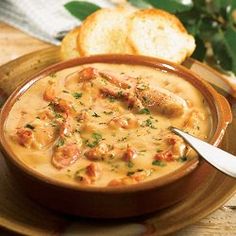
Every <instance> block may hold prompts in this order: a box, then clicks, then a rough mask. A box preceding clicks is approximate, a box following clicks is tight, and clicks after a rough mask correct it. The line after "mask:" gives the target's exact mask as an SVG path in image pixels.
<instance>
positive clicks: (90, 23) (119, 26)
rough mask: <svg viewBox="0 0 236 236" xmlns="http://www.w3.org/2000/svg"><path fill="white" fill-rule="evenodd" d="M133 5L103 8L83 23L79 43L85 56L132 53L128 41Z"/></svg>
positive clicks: (80, 49)
mask: <svg viewBox="0 0 236 236" xmlns="http://www.w3.org/2000/svg"><path fill="white" fill-rule="evenodd" d="M133 12H134V8H131V7H126V8H124V7H117V8H115V9H101V10H98V11H96V12H95V13H93V14H92V15H90V16H89V17H88V18H87V19H86V20H85V21H84V23H83V24H82V26H81V30H80V34H79V37H78V42H77V45H78V47H79V51H80V53H81V54H82V55H83V56H87V55H93V54H106V53H107V54H109V53H123V54H124V53H132V49H131V47H130V46H129V44H128V43H127V33H128V19H129V16H130V15H131V14H132V13H133Z"/></svg>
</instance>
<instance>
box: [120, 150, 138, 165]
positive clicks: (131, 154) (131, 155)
mask: <svg viewBox="0 0 236 236" xmlns="http://www.w3.org/2000/svg"><path fill="white" fill-rule="evenodd" d="M136 157H137V152H136V151H135V149H133V148H130V147H127V149H126V150H125V152H124V155H123V160H124V161H126V162H129V161H132V160H133V159H135V158H136Z"/></svg>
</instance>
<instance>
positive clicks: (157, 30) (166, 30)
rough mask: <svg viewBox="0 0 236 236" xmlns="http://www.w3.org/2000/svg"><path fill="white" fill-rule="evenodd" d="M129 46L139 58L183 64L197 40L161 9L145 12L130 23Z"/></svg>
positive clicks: (173, 17) (138, 12)
mask: <svg viewBox="0 0 236 236" xmlns="http://www.w3.org/2000/svg"><path fill="white" fill-rule="evenodd" d="M128 39H129V43H130V45H131V46H132V47H133V50H134V51H135V54H141V55H148V56H153V57H159V58H162V59H165V60H169V61H172V62H175V63H181V62H183V61H184V60H185V58H186V57H188V56H190V55H191V54H192V53H193V51H194V49H195V41H194V38H193V37H192V36H191V35H189V34H188V33H187V31H186V30H185V28H184V26H183V25H182V23H181V22H180V21H179V19H178V18H176V17H175V16H174V15H172V14H169V13H168V12H165V11H162V10H159V9H145V10H140V11H137V12H135V13H134V14H133V16H132V17H131V18H130V21H129V37H128Z"/></svg>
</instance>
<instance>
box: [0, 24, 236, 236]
mask: <svg viewBox="0 0 236 236" xmlns="http://www.w3.org/2000/svg"><path fill="white" fill-rule="evenodd" d="M46 47H48V44H46V43H43V42H42V41H39V40H37V39H35V38H32V37H30V36H29V35H26V34H24V33H22V32H20V31H19V30H16V29H14V28H13V27H10V26H8V25H6V24H4V23H1V22H0V65H1V64H3V63H5V62H7V61H10V60H12V59H15V58H17V57H19V56H21V55H23V54H26V53H29V52H32V51H35V50H38V49H41V48H46ZM50 50H52V51H51V55H54V56H52V58H54V59H56V60H57V58H58V60H60V58H59V55H58V50H55V51H54V49H49V51H50ZM53 51H54V53H53ZM47 53H48V52H47V51H43V52H42V57H43V60H46V63H48V62H49V63H50V59H47V56H46V55H47ZM43 55H45V56H43ZM38 56H41V55H38ZM26 57H27V58H30V60H31V63H29V64H28V65H29V66H31V67H34V68H35V69H34V70H33V71H32V73H34V72H36V71H37V67H38V66H42V64H40V65H39V64H38V65H37V63H36V62H37V60H38V59H37V58H36V57H34V58H31V56H26ZM48 60H49V61H48ZM20 61H21V62H22V63H23V65H24V64H25V63H26V62H25V57H24V58H21V59H20ZM20 61H18V60H17V61H16V62H11V63H10V64H8V66H4V70H3V71H2V70H1V74H0V78H1V77H2V76H5V79H6V81H7V78H8V76H6V75H7V74H8V73H10V76H12V77H13V76H16V77H18V74H17V73H16V72H14V74H12V73H13V72H12V71H11V69H12V67H14V65H17V64H18V63H19V62H20ZM195 67H196V65H195ZM38 69H39V70H40V69H41V67H39V68H38ZM195 69H196V70H197V67H196V68H195ZM22 72H23V74H24V71H22ZM4 74H6V75H4ZM22 76H23V75H22ZM14 83H15V81H14V80H13V81H9V83H8V84H9V85H11V84H12V85H14ZM9 93H10V91H9ZM235 131H236V129H234V130H232V131H231V134H229V138H230V140H232V142H234V141H233V140H234V139H233V138H232V137H233V135H234V134H235V133H236V132H235ZM224 143H225V141H224ZM225 145H226V144H225ZM0 166H1V167H0V173H1V174H0V225H1V226H2V227H6V228H8V229H9V230H11V232H12V231H15V232H19V233H22V234H26V233H27V234H30V235H45V234H53V233H54V232H55V231H56V232H62V231H63V229H64V228H67V229H66V232H73V230H74V232H75V231H77V233H78V229H81V231H80V233H78V235H86V232H87V235H92V233H93V232H96V235H103V232H104V222H101V223H100V222H91V221H86V220H82V219H75V218H70V217H65V216H63V217H62V216H58V215H57V214H53V213H52V212H50V211H47V210H45V209H43V208H41V207H39V206H38V205H36V204H34V203H33V202H31V201H29V200H28V199H27V198H26V197H25V196H24V195H23V196H22V194H21V192H20V189H19V188H20V187H19V186H18V187H17V186H15V185H14V183H12V182H10V181H9V179H10V177H9V174H8V172H7V170H6V166H5V162H4V161H3V159H2V157H0ZM2 170H3V171H2ZM219 181H220V180H219ZM219 183H220V182H219ZM220 184H221V183H220ZM230 189H231V187H230ZM230 189H229V188H228V187H227V186H226V192H227V193H228V191H229V190H230ZM218 193H219V192H218V190H217V189H212V191H211V192H210V194H217V196H218ZM227 193H226V195H227ZM228 197H229V196H228V195H227V197H226V198H228ZM201 201H204V202H205V200H204V198H203V199H201V200H199V202H197V203H196V206H195V207H196V208H198V204H199V203H201ZM223 202H224V201H222V199H221V198H220V200H219V204H218V203H217V204H216V205H217V206H216V208H218V207H219V206H221V205H222V204H223ZM200 205H201V204H200ZM201 206H202V205H201ZM201 209H202V208H201ZM201 209H200V211H201ZM186 210H187V211H188V210H190V211H191V207H190V209H186ZM207 210H209V208H208V207H206V212H204V211H203V212H202V214H200V215H199V214H198V217H197V219H195V218H192V219H189V220H188V221H187V222H184V224H182V226H184V225H185V224H188V223H189V221H191V222H190V223H193V222H195V220H197V222H196V223H194V224H193V225H191V226H187V227H185V228H184V229H182V230H180V231H178V233H174V234H173V235H177V236H190V235H191V236H192V235H194V236H202V235H203V236H204V235H205V236H208V235H209V236H211V235H224V236H225V235H226V236H231V235H232V236H233V235H236V195H234V197H233V198H231V200H230V201H228V202H226V203H225V204H224V206H223V207H221V208H219V209H218V210H217V211H215V212H214V213H213V214H210V215H209V216H208V217H205V215H206V214H209V213H210V212H208V211H207ZM25 211H26V212H25ZM164 213H165V212H164ZM166 214H168V213H166ZM45 216H47V217H45ZM202 217H203V219H202V220H198V219H200V218H202ZM183 221H184V220H183ZM171 222H172V221H171ZM128 223H129V224H128V225H127V224H122V222H118V221H117V222H115V223H113V233H112V234H113V235H114V236H115V235H121V234H122V230H123V231H124V230H126V231H127V229H129V235H137V234H138V232H145V227H144V226H143V225H142V224H136V223H135V221H132V220H131V221H130V222H128ZM173 224H174V222H173ZM58 225H59V226H60V227H59V228H57V227H58ZM111 228H112V224H110V225H109V228H105V231H106V233H107V234H109V235H110V234H111V230H112V229H111ZM148 228H149V234H151V232H152V228H151V227H148ZM166 232H168V231H166ZM99 233H100V234H99ZM0 234H1V235H12V233H10V234H8V233H6V234H5V233H3V231H2V230H0ZM61 234H63V233H61ZM153 234H154V235H156V234H155V233H153ZM123 235H125V234H123Z"/></svg>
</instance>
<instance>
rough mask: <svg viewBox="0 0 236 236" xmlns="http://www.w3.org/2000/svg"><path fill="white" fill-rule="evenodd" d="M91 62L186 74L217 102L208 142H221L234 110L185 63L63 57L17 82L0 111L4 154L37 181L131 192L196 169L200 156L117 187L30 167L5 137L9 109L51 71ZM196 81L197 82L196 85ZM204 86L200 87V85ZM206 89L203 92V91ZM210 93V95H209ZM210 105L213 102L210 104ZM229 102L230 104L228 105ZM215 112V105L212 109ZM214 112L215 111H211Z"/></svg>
mask: <svg viewBox="0 0 236 236" xmlns="http://www.w3.org/2000/svg"><path fill="white" fill-rule="evenodd" d="M92 63H107V64H126V65H141V66H147V67H150V68H155V69H159V70H163V71H167V72H170V73H174V74H176V75H177V76H180V77H181V78H184V79H185V80H187V81H188V82H190V83H191V84H192V85H193V86H194V87H195V88H197V89H198V90H199V91H200V93H201V94H202V95H203V96H204V98H205V99H206V100H207V102H208V103H210V102H212V104H213V103H214V107H215V112H216V117H217V124H216V129H215V132H214V134H213V136H212V137H211V139H210V140H209V143H211V144H213V145H216V146H217V145H218V144H219V143H220V142H221V140H222V138H223V135H224V132H225V130H226V128H227V125H228V123H230V122H231V120H232V114H231V111H230V108H229V105H228V104H227V102H226V99H224V98H223V97H222V96H221V95H219V94H218V93H217V92H216V91H215V89H214V88H213V87H212V86H211V85H210V84H208V83H207V82H205V81H204V80H203V79H202V78H200V77H199V76H198V75H196V74H195V73H194V72H192V71H190V70H189V69H187V68H185V67H184V66H182V65H179V64H175V63H173V62H169V61H166V60H163V59H159V58H153V57H147V56H140V55H121V54H101V55H93V56H88V57H79V58H74V59H70V60H66V61H62V62H59V63H56V64H53V65H51V66H49V67H46V68H45V69H43V70H42V71H40V72H39V73H36V74H35V75H33V76H32V77H30V78H29V79H27V80H26V81H24V82H23V83H22V84H20V85H19V86H17V88H16V89H15V90H14V91H13V93H12V94H11V95H10V96H9V97H8V99H7V101H6V102H5V104H4V105H3V107H2V109H1V113H0V120H1V123H0V146H1V150H2V151H3V153H4V154H5V155H4V157H5V158H7V159H9V160H10V162H11V164H13V165H14V166H16V167H17V168H18V169H20V170H21V171H23V172H24V173H25V174H27V175H28V176H29V177H31V178H34V179H37V181H40V182H44V183H46V184H50V185H52V186H54V187H60V188H64V189H71V190H75V191H86V192H94V193H101V192H102V193H108V194H109V193H130V192H137V191H146V190H148V189H153V188H158V187H162V186H165V185H168V184H170V183H172V182H174V181H176V180H178V179H181V178H182V177H184V176H186V175H187V174H188V173H190V172H191V171H193V170H194V169H195V168H196V167H197V166H198V163H199V160H197V159H194V160H190V161H188V162H187V163H185V164H184V165H183V166H182V167H180V168H178V169H177V170H175V171H173V172H171V173H169V174H166V175H164V176H162V177H160V178H157V179H153V180H149V181H145V182H141V183H137V184H131V185H125V186H116V187H110V186H109V187H108V186H102V187H100V186H84V185H75V184H72V183H67V182H61V181H59V180H56V179H53V178H50V177H48V176H46V175H44V174H41V173H40V172H38V171H36V170H34V169H32V168H30V167H28V166H27V165H26V164H25V163H23V162H22V161H20V159H19V158H18V157H17V156H16V155H15V154H14V152H13V151H12V150H11V148H10V146H9V145H8V142H7V140H6V139H5V131H4V127H5V123H6V120H7V117H8V114H9V111H10V110H11V109H12V106H13V105H14V104H15V102H16V101H17V99H18V98H19V97H20V96H22V94H24V92H26V91H27V90H28V89H29V88H30V87H31V86H32V85H33V84H34V83H35V82H36V81H38V80H40V79H43V78H44V77H46V76H47V75H49V74H52V73H55V72H58V71H61V70H64V69H68V68H71V67H75V66H79V65H84V64H92ZM193 83H197V86H196V85H195V84H193ZM199 87H201V89H199ZM202 90H204V92H203V91H202ZM204 93H208V95H209V96H206V94H204ZM209 105H210V104H209ZM225 106H228V107H225ZM211 112H212V109H211ZM212 113H213V112H212Z"/></svg>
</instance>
